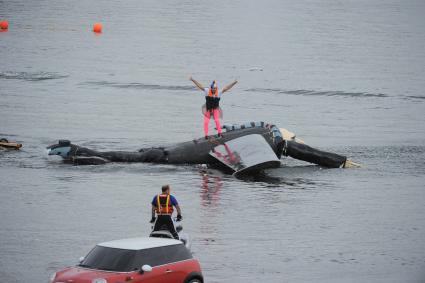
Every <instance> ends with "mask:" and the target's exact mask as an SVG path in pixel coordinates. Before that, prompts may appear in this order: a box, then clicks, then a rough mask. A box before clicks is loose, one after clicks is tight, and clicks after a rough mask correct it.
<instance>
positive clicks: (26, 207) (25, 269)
mask: <svg viewBox="0 0 425 283" xmlns="http://www.w3.org/2000/svg"><path fill="white" fill-rule="evenodd" d="M424 14H425V2H424V1H414V0H407V1H393V0H388V1H378V0H367V1H366V0H359V1H349V0H347V1H336V0H335V1H306V0H302V1H282V0H267V1H225V0H218V1H189V0H183V1H170V0H165V1H153V0H147V1H136V0H132V1H123V0H120V1H81V0H80V1H64V0H62V1H52V0H45V1H42V0H40V1H24V0H14V1H1V0H0V19H7V20H8V21H9V25H10V28H9V31H8V32H2V33H0V137H5V138H8V139H9V140H17V141H19V142H22V143H23V144H24V147H23V148H22V150H21V151H19V152H5V151H3V152H0V282H8V283H14V282H46V281H47V278H48V277H49V275H50V274H51V273H52V272H54V271H56V270H58V269H61V268H63V267H65V266H69V265H74V264H75V263H76V262H77V259H78V258H79V257H80V256H82V255H85V254H86V253H87V252H88V251H89V250H90V248H91V247H92V246H93V245H95V244H96V243H98V242H102V241H107V240H113V239H120V238H126V237H135V236H146V235H148V233H149V228H150V226H149V225H148V221H149V218H150V214H149V213H150V206H149V201H150V200H151V198H152V196H153V195H154V194H155V193H157V192H158V191H159V189H160V186H161V185H163V184H166V183H169V184H171V186H172V189H173V193H174V194H175V195H176V197H177V198H178V200H179V201H180V203H181V206H182V210H183V216H184V223H183V225H184V228H185V230H186V232H188V233H189V234H190V235H191V236H192V238H193V251H194V255H195V256H196V257H197V258H198V259H199V260H200V262H201V265H202V268H203V271H204V275H205V279H206V282H212V283H226V282H229V283H230V282H232V283H234V282H425V241H424V239H425V187H424V183H425V177H424V176H425V161H424V160H425V145H424V141H425V115H424V110H425V94H424V89H425V80H424V77H425V51H424V50H425V20H424ZM98 21H100V22H102V23H103V25H104V32H103V33H102V34H101V35H99V36H96V35H94V34H93V33H92V32H91V31H90V30H91V27H92V25H93V23H95V22H98ZM190 75H193V76H194V78H196V79H198V80H199V81H200V82H202V83H204V84H205V85H207V84H208V83H209V82H210V81H211V80H213V79H217V80H218V82H219V84H221V86H223V85H224V84H226V83H229V82H231V81H232V80H233V79H235V78H237V79H238V80H239V82H240V83H239V84H237V85H236V86H235V87H234V88H233V89H232V90H231V91H230V92H228V93H226V94H225V95H224V96H223V99H222V108H223V110H224V118H223V122H224V123H229V124H230V123H244V122H248V121H266V122H270V123H274V124H276V125H278V126H279V127H285V128H288V129H290V130H292V131H293V132H295V133H296V134H297V135H298V137H300V138H302V139H304V140H305V141H306V142H307V144H309V145H311V146H314V147H317V148H320V149H324V150H329V151H333V152H336V153H340V154H344V155H347V156H349V157H350V158H351V159H352V160H354V161H357V162H360V163H362V164H363V167H362V168H360V169H350V170H342V169H322V168H319V167H317V166H312V165H309V164H306V163H303V162H299V161H294V160H290V159H284V160H282V164H283V165H282V167H281V168H279V169H275V170H270V171H268V172H267V174H268V176H269V177H268V178H264V179H260V180H245V181H243V180H237V179H235V178H233V177H231V176H227V175H223V174H222V173H220V172H217V171H214V170H208V171H207V172H206V173H205V172H203V170H202V169H201V168H200V167H199V166H164V165H148V164H109V165H105V166H98V167H97V166H69V165H65V164H62V162H61V160H60V159H58V158H48V157H47V156H46V155H45V147H46V146H47V145H49V144H52V143H55V142H57V140H58V139H60V138H67V139H70V140H72V141H73V142H74V143H77V144H81V145H85V146H89V147H92V148H95V149H99V150H107V149H122V150H137V149H138V148H141V147H143V146H155V145H158V144H169V143H172V142H176V141H186V140H190V139H193V138H197V137H200V136H202V135H203V133H202V116H201V111H200V109H201V105H202V104H203V97H202V95H201V94H200V93H199V91H197V90H196V89H195V88H194V87H193V85H192V84H191V82H190V81H189V80H188V79H189V76H190ZM212 125H213V124H211V126H212Z"/></svg>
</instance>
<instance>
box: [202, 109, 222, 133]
mask: <svg viewBox="0 0 425 283" xmlns="http://www.w3.org/2000/svg"><path fill="white" fill-rule="evenodd" d="M211 112H212V113H213V116H214V121H215V127H216V128H217V131H218V133H219V134H221V125H220V111H219V110H218V108H217V109H214V110H212V111H207V113H205V115H204V133H205V136H208V125H209V123H210V118H211Z"/></svg>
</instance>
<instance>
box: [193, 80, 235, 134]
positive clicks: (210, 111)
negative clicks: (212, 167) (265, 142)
mask: <svg viewBox="0 0 425 283" xmlns="http://www.w3.org/2000/svg"><path fill="white" fill-rule="evenodd" d="M190 80H191V81H192V82H193V83H194V84H195V85H196V86H197V87H198V88H199V89H200V90H202V91H203V92H204V94H205V100H206V102H205V106H206V111H205V113H204V134H205V139H208V126H209V123H210V118H211V115H213V117H214V121H215V126H216V128H217V131H218V136H219V137H221V136H222V134H221V125H220V104H219V103H220V97H221V95H222V94H223V93H225V92H226V91H228V90H230V89H231V88H232V87H233V86H234V85H235V84H237V83H238V81H237V80H235V81H234V82H232V83H230V84H228V85H227V86H225V87H224V88H223V90H222V91H219V90H218V86H217V82H216V81H215V80H214V81H212V83H211V85H210V87H209V88H205V87H204V86H203V85H202V84H200V83H199V82H198V81H196V80H195V79H194V78H192V77H190Z"/></svg>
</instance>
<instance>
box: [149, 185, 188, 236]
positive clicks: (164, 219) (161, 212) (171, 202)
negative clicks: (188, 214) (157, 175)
mask: <svg viewBox="0 0 425 283" xmlns="http://www.w3.org/2000/svg"><path fill="white" fill-rule="evenodd" d="M170 190H171V188H170V185H164V186H162V193H161V194H158V195H156V196H154V197H153V199H152V203H151V204H152V218H151V221H150V223H154V222H155V225H154V229H153V231H158V230H160V229H161V226H164V225H165V226H166V227H167V229H168V230H169V231H170V232H171V234H173V237H174V238H176V239H179V236H178V234H177V232H176V229H175V227H174V224H173V220H172V219H171V215H172V214H173V212H174V207H175V208H176V210H177V221H181V220H182V219H183V218H182V214H181V209H180V206H179V203H178V202H177V199H176V198H175V197H174V196H173V195H171V194H170ZM155 214H156V215H157V217H155Z"/></svg>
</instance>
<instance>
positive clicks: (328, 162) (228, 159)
mask: <svg viewBox="0 0 425 283" xmlns="http://www.w3.org/2000/svg"><path fill="white" fill-rule="evenodd" d="M223 128H224V130H225V132H224V133H223V135H222V136H221V137H218V136H209V137H208V139H205V138H200V139H195V140H192V141H188V142H181V143H176V144H174V145H171V146H158V147H150V148H142V149H140V150H138V151H96V150H92V149H89V148H85V147H82V146H79V145H75V144H72V143H71V142H70V141H69V140H59V142H58V143H57V144H53V145H50V146H48V147H47V150H48V154H49V155H59V156H61V157H62V158H63V159H64V160H65V161H66V162H70V163H72V164H76V165H98V164H105V163H108V162H151V163H163V164H207V165H211V166H215V167H218V168H222V169H223V170H224V171H227V172H230V173H232V174H235V175H241V174H246V173H253V172H254V173H255V172H258V171H261V170H264V169H268V168H276V167H279V166H280V165H281V161H280V158H281V157H282V155H284V156H290V157H293V158H296V159H300V160H304V161H307V162H311V163H314V164H317V165H320V166H324V167H330V168H346V167H353V166H358V164H356V163H354V162H352V161H350V160H348V159H347V157H346V156H343V155H339V154H335V153H331V152H325V151H321V150H318V149H314V148H312V147H310V146H308V145H305V144H304V142H303V141H302V140H300V139H298V138H296V137H295V135H294V134H293V133H291V132H289V131H287V130H286V129H283V128H282V129H279V128H277V127H276V126H275V125H272V124H267V123H264V122H251V123H246V124H242V125H232V126H223Z"/></svg>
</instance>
